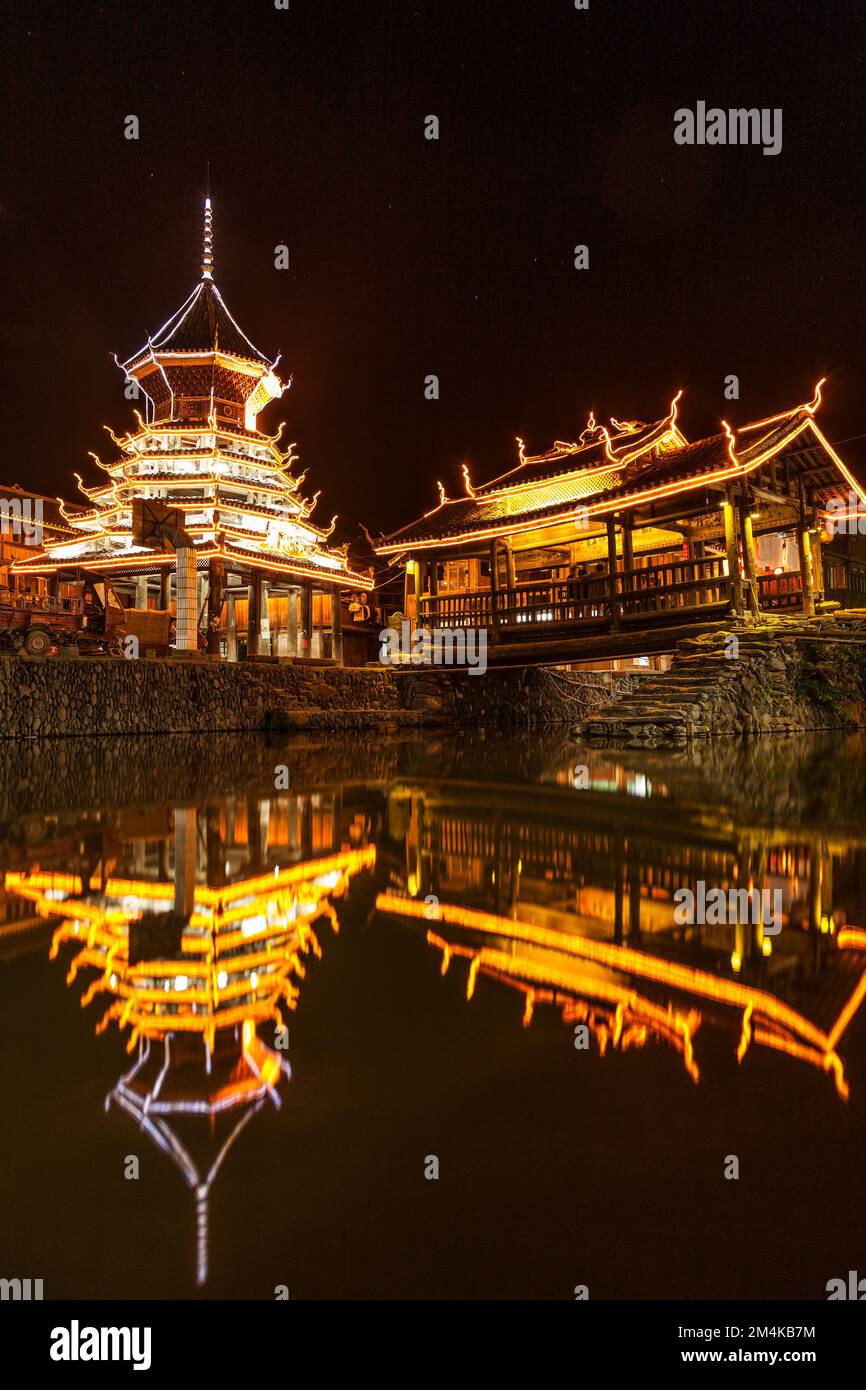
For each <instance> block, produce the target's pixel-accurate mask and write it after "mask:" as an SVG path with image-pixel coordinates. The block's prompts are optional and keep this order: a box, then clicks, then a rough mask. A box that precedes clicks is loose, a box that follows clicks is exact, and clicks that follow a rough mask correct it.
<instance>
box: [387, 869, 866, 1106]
mask: <svg viewBox="0 0 866 1390" xmlns="http://www.w3.org/2000/svg"><path fill="white" fill-rule="evenodd" d="M376 909H377V911H379V912H383V913H391V914H393V915H394V916H397V917H410V918H412V917H414V918H421V917H423V911H422V908H421V906H420V905H419V904H418V903H417V902H413V901H412V900H411V899H410V898H404V897H399V896H398V895H396V894H394V893H379V895H378V896H377V898H376ZM438 920H439V921H442V922H446V923H448V924H449V925H451V926H454V927H459V928H461V929H463V930H466V931H470V932H478V933H480V934H484V935H492V936H494V937H502V938H504V939H505V940H506V941H508V942H510V943H511V951H510V952H509V954H508V955H506V954H505V953H503V952H502V951H501V950H498V951H497V950H493V951H490V950H488V948H487V947H481V948H477V947H472V948H469V949H468V950H466V952H465V954H467V955H471V956H472V958H473V965H474V966H475V967H476V970H477V968H478V966H479V965H480V962H481V957H482V955H483V956H485V957H487V958H488V959H490V957H491V956H494V955H495V956H496V957H497V970H498V972H499V973H503V972H508V973H510V972H513V973H519V974H520V975H522V976H523V977H524V978H526V976H527V975H528V974H530V973H532V972H533V971H534V972H535V973H536V974H537V973H538V967H537V966H536V964H535V962H534V959H531V958H530V959H525V958H523V957H521V956H518V955H517V954H516V950H515V948H519V947H520V946H524V947H529V948H530V949H531V950H533V951H534V948H539V947H540V948H541V949H542V950H544V949H551V950H553V951H555V952H556V953H557V955H558V956H560V957H561V958H562V959H563V961H565V962H567V966H563V967H559V968H558V969H557V970H556V971H555V972H552V971H551V970H550V969H548V968H547V967H546V966H545V967H544V971H545V976H546V977H547V979H548V980H549V981H551V982H553V983H555V984H557V985H558V987H559V988H560V989H562V988H564V987H568V985H567V982H568V978H569V974H573V973H574V971H575V970H576V969H577V970H580V971H581V972H582V971H584V968H585V967H584V965H583V962H586V963H587V964H590V963H591V964H592V965H593V966H594V967H595V969H594V970H593V971H592V977H593V986H592V992H593V993H594V994H596V995H599V994H600V993H601V994H604V993H606V994H608V995H610V992H611V986H610V985H609V984H607V983H606V982H602V981H601V980H600V979H599V978H598V972H597V967H599V966H601V967H604V968H606V969H610V970H614V971H619V972H624V973H625V974H627V975H629V976H633V977H635V978H636V979H643V980H652V981H654V982H655V983H656V984H661V985H666V986H668V987H669V988H671V989H673V990H682V991H685V992H686V993H688V994H693V995H697V996H699V997H701V998H704V999H713V1000H715V1001H717V1002H718V1003H721V1004H727V1005H730V1006H732V1007H733V1008H738V1009H743V1011H744V1018H743V1023H744V1029H743V1038H744V1040H745V1041H743V1042H741V1047H740V1050H739V1052H738V1058H739V1060H742V1057H743V1056H744V1055H745V1051H746V1048H747V1047H748V1041H749V1036H750V1035H753V1036H754V1039H755V1041H756V1042H760V1043H762V1044H763V1045H764V1046H766V1047H772V1048H775V1049H777V1050H778V1051H780V1052H787V1053H788V1054H789V1055H790V1056H792V1057H798V1058H800V1059H801V1060H805V1061H809V1062H811V1063H812V1064H814V1065H815V1066H817V1067H820V1068H821V1070H823V1071H825V1072H832V1073H833V1076H834V1079H835V1082H836V1089H837V1092H838V1094H839V1095H840V1097H841V1098H842V1099H843V1100H847V1099H848V1093H849V1091H848V1083H847V1082H846V1080H845V1074H844V1068H843V1066H842V1061H841V1058H840V1057H839V1056H838V1054H837V1053H836V1050H835V1049H836V1046H837V1044H838V1042H839V1039H840V1037H841V1036H842V1034H843V1033H844V1031H845V1029H846V1028H847V1026H848V1023H849V1022H850V1020H851V1019H852V1018H853V1016H854V1014H855V1013H856V1011H857V1009H858V1008H859V1007H860V1004H861V1003H862V1001H863V999H864V997H866V970H864V971H863V974H862V976H861V978H860V980H859V981H858V983H857V985H856V987H855V989H854V992H853V993H852V995H851V997H850V999H849V1000H848V1002H847V1004H846V1005H845V1007H844V1008H843V1009H842V1011H841V1013H840V1014H839V1017H838V1018H837V1020H836V1022H835V1023H834V1025H833V1027H832V1029H831V1030H830V1032H829V1033H826V1032H824V1031H822V1030H821V1029H820V1028H819V1027H818V1026H817V1025H816V1024H814V1023H812V1022H811V1021H810V1020H809V1019H808V1018H806V1016H805V1015H804V1014H802V1013H800V1012H799V1010H797V1009H794V1008H792V1007H791V1006H790V1005H788V1004H786V1003H785V1002H784V1001H783V1000H781V999H779V998H777V997H776V996H775V995H772V994H770V993H769V992H768V991H767V990H763V989H758V988H756V987H754V986H752V985H748V984H742V983H741V982H740V981H739V980H730V979H726V978H719V977H717V976H715V975H711V974H709V973H708V972H707V971H705V970H699V969H696V968H695V967H693V966H687V965H681V964H680V963H679V962H676V961H670V960H663V959H660V958H659V957H657V956H654V955H649V954H648V953H646V952H645V951H638V950H634V949H632V948H631V947H628V946H621V945H617V944H616V943H611V942H607V941H598V940H596V939H594V938H585V937H580V936H573V935H571V934H569V933H566V932H563V931H560V930H555V929H552V928H550V927H542V926H536V925H534V924H533V923H532V922H526V921H521V920H520V919H519V918H516V917H515V918H511V917H502V916H499V915H497V914H495V913H492V912H480V911H476V910H475V909H473V908H465V907H456V906H452V905H451V904H446V903H440V905H439V913H438ZM427 939H428V941H431V940H432V935H431V933H430V932H429V931H428V933H427ZM452 949H457V948H452ZM577 962H581V964H580V965H578V964H577ZM741 964H742V958H741V956H740V953H739V952H738V951H735V952H733V954H732V955H731V966H732V968H733V969H734V970H735V971H738V970H739V969H740V966H741ZM554 974H555V975H556V977H557V978H556V980H555V981H554V980H553V976H554ZM470 984H471V985H473V986H474V974H472V975H471V978H470ZM615 988H618V989H619V988H620V987H619V986H616V987H615ZM632 988H633V986H632ZM753 1012H754V1015H755V1018H756V1020H757V1022H756V1026H755V1027H754V1030H751V1028H747V1027H746V1024H747V1023H748V1022H749V1020H750V1019H751V1016H752V1013H753Z"/></svg>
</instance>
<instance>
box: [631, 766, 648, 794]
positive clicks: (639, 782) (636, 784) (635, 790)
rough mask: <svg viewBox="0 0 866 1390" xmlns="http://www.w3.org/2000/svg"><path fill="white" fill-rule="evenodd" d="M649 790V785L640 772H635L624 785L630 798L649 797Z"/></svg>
mask: <svg viewBox="0 0 866 1390" xmlns="http://www.w3.org/2000/svg"><path fill="white" fill-rule="evenodd" d="M651 790H652V787H651V784H650V782H649V781H648V780H647V778H646V777H645V776H644V774H643V773H642V772H636V773H635V775H634V777H631V778H629V780H628V782H627V783H626V791H627V792H628V793H629V794H630V795H631V796H649V794H650V791H651Z"/></svg>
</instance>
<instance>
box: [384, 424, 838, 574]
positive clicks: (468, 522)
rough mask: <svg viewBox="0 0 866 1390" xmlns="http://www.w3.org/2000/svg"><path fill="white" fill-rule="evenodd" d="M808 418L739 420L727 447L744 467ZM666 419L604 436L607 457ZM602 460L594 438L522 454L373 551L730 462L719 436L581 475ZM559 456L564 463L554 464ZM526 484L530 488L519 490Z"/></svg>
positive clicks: (524, 524)
mask: <svg viewBox="0 0 866 1390" xmlns="http://www.w3.org/2000/svg"><path fill="white" fill-rule="evenodd" d="M810 419H811V414H810V412H809V411H808V410H806V408H805V407H804V408H802V409H796V410H793V411H790V412H789V413H788V414H785V415H782V416H780V417H777V418H775V419H773V420H769V421H763V422H762V421H757V422H754V423H752V424H749V425H744V426H743V427H742V428H741V429H739V430H737V431H736V434H735V441H734V448H735V451H736V457H737V461H738V463H739V464H740V465H741V467H742V468H743V469H747V468H748V467H749V465H750V464H754V463H755V462H756V461H757V460H758V459H760V457H761V456H762V455H763V454H764V453H765V452H767V451H769V452H770V453H777V452H778V451H779V450H780V449H782V448H783V447H784V446H785V444H786V443H787V442H789V441H790V440H792V439H793V438H794V437H795V436H796V435H797V434H798V433H799V431H800V430H802V428H803V427H804V425H805V424H806V423H807V422H808V421H809V420H810ZM666 423H667V424H669V421H667V422H666V421H657V422H656V423H655V424H654V425H648V426H643V427H641V429H640V430H638V431H636V432H634V433H633V434H632V435H631V436H629V435H626V434H621V435H618V436H616V437H612V439H611V448H612V451H613V453H614V455H615V456H616V455H618V454H619V455H624V456H625V457H626V458H627V459H628V457H629V455H630V454H631V453H633V451H634V450H635V449H639V448H640V447H641V445H642V443H644V442H647V447H649V446H650V443H651V441H652V440H653V439H655V440H657V439H659V438H661V437H663V435H664V433H665V431H664V430H663V429H662V428H661V427H662V426H663V425H665V424H666ZM630 441H633V443H632V442H630ZM816 447H818V446H817V443H816ZM605 458H606V455H605V450H604V442H603V441H602V443H601V445H597V444H595V443H591V444H590V445H589V446H588V447H587V448H586V449H581V450H580V451H579V452H578V453H574V454H571V455H569V456H566V455H565V454H559V456H558V458H557V459H555V460H554V459H553V457H552V456H545V457H544V459H543V460H540V459H539V460H530V461H528V463H529V465H530V467H529V468H527V467H526V466H518V467H517V468H516V469H514V470H512V472H511V473H510V474H506V475H502V476H501V477H500V478H499V479H497V480H495V483H496V485H495V486H494V485H492V484H488V485H487V486H486V488H476V489H475V495H474V496H471V497H463V498H458V499H456V500H453V501H446V502H444V503H443V504H442V505H441V506H440V507H438V508H436V509H435V510H434V511H432V512H430V513H428V514H427V515H426V516H423V517H420V518H419V519H418V520H416V521H414V522H410V523H409V524H408V525H407V526H404V527H402V528H401V529H400V530H398V531H395V532H393V533H392V534H391V535H389V536H386V537H384V539H383V541H382V542H381V543H380V545H378V546H377V547H376V549H377V551H379V552H383V551H395V550H400V549H403V548H404V547H405V548H407V549H408V548H410V547H411V546H412V545H413V544H417V543H421V542H430V541H435V540H442V541H444V542H445V543H446V544H447V543H448V542H449V541H450V542H451V543H454V541H456V540H457V539H458V538H460V537H463V536H467V537H469V536H472V535H473V534H475V533H476V532H481V533H485V532H487V531H488V530H493V531H501V530H503V529H508V528H507V526H506V527H503V523H504V522H507V521H508V519H509V518H510V519H512V520H513V522H514V529H515V530H516V529H528V527H529V526H530V525H532V524H534V523H542V522H544V521H548V520H555V519H556V518H558V517H563V518H567V517H568V515H569V514H570V509H571V510H572V511H573V510H574V509H576V508H577V507H578V506H586V507H589V509H590V511H591V512H592V511H595V510H596V509H598V510H599V511H602V512H604V511H609V510H610V505H609V504H610V503H614V502H616V503H620V502H621V503H623V504H627V503H628V501H629V499H637V498H639V497H641V496H642V495H643V494H644V493H646V492H647V491H650V490H653V491H654V490H655V489H657V488H668V487H669V488H670V490H671V492H686V491H688V488H689V483H690V482H691V481H694V484H695V486H697V485H698V484H699V482H700V480H701V479H702V478H704V477H705V476H706V475H708V474H716V473H722V474H724V473H725V472H726V471H727V470H728V469H730V468H732V461H731V456H730V453H729V448H728V439H727V436H726V435H725V434H717V435H712V436H710V437H709V438H707V439H701V440H698V441H696V442H695V443H694V444H684V445H683V446H682V447H681V448H676V449H667V450H665V451H664V452H663V453H661V454H657V455H653V454H650V456H649V457H648V458H647V459H646V460H644V459H641V458H639V457H638V458H633V459H631V461H629V462H627V463H626V464H625V466H624V467H622V468H621V469H618V468H617V466H616V464H615V463H611V465H610V468H609V470H608V471H606V472H598V473H594V474H593V475H591V476H590V477H584V476H582V474H585V473H586V472H587V470H588V469H590V468H593V467H598V465H599V464H600V463H603V462H604V461H605ZM578 459H579V460H581V464H580V465H578V464H577V462H576V461H577V460H578ZM583 460H585V463H584V462H583ZM566 462H567V463H568V464H569V467H568V469H566V468H564V467H563V466H562V464H563V463H566ZM536 463H538V464H543V465H544V466H549V465H551V464H552V465H553V466H554V467H555V468H558V470H559V476H560V477H561V483H560V484H559V486H558V487H557V488H555V489H551V488H550V487H549V486H548V485H549V484H550V482H551V477H552V475H551V474H550V473H543V472H542V471H541V468H539V469H538V470H536V469H535V465H536ZM576 470H577V471H576ZM553 476H556V475H555V474H554V475H553ZM526 482H531V483H532V484H534V486H531V487H530V488H528V489H527V490H526V491H523V487H524V484H525V483H526ZM551 491H553V492H554V495H553V496H550V495H549V494H550V492H551Z"/></svg>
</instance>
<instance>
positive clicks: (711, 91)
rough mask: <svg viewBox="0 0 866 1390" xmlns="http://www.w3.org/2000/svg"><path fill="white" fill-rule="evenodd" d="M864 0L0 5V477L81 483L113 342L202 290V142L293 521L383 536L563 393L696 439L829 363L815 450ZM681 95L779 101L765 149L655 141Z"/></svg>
mask: <svg viewBox="0 0 866 1390" xmlns="http://www.w3.org/2000/svg"><path fill="white" fill-rule="evenodd" d="M864 14H866V11H864V7H863V6H862V5H854V4H847V5H839V4H834V5H826V4H824V5H822V4H820V3H817V0H810V3H803V0H774V2H773V3H768V2H767V0H764V2H763V3H762V2H761V0H729V2H728V3H725V4H707V3H699V2H698V0H659V2H658V3H651V2H650V0H647V3H640V0H590V8H589V10H588V11H586V12H582V11H577V10H575V8H574V2H573V0H526V3H524V4H517V3H505V0H462V3H456V0H455V2H454V3H436V2H435V0H429V2H428V3H410V0H399V2H398V0H291V4H290V8H289V10H288V11H282V10H277V9H275V7H274V4H273V0H236V3H234V4H224V3H218V0H213V3H207V4H205V3H202V0H184V3H180V2H179V0H173V3H171V4H165V3H160V0H149V3H139V4H127V3H123V2H122V0H114V2H113V3H110V4H105V5H104V6H100V5H96V4H91V5H88V4H86V3H85V4H77V3H76V4H69V5H61V4H52V5H46V4H44V3H39V4H30V3H19V4H16V5H15V6H14V8H13V7H8V11H7V16H6V18H5V20H4V30H5V32H4V35H3V38H4V42H3V52H4V58H3V84H2V85H3V88H4V89H5V90H4V91H3V93H2V96H0V102H2V105H3V107H4V109H3V112H2V119H3V132H4V137H5V138H4V140H3V151H2V185H0V204H2V209H0V246H2V258H3V268H4V273H3V300H2V308H0V356H2V368H3V381H4V386H5V390H6V393H7V399H8V408H7V410H6V414H5V429H4V445H5V448H4V455H5V457H4V462H3V467H2V476H0V482H4V483H7V484H8V483H13V482H19V483H20V484H22V486H24V487H25V488H31V489H34V490H36V491H45V492H48V493H50V494H54V493H56V492H60V493H62V494H64V495H65V496H66V497H67V498H69V499H75V498H76V496H77V492H76V488H75V483H74V479H73V477H72V473H73V470H74V469H78V470H79V471H82V472H84V474H85V478H86V480H87V481H88V482H90V483H94V482H96V481H97V478H98V477H99V475H98V473H97V471H96V470H95V468H94V466H93V464H92V463H91V461H90V460H89V459H88V458H87V450H88V449H95V450H96V451H97V452H99V453H100V454H101V455H102V457H103V458H105V459H108V458H110V457H111V456H112V446H111V443H110V440H109V439H108V436H107V435H106V434H105V433H104V432H103V430H102V428H101V426H102V424H103V423H110V424H111V425H112V426H113V427H114V428H115V429H118V430H120V429H123V430H125V429H126V428H127V427H129V426H130V425H131V424H132V423H133V417H132V415H131V410H130V407H129V405H128V403H127V402H126V401H125V400H124V398H123V391H122V387H123V380H122V377H121V375H120V373H119V372H118V371H117V369H116V367H115V366H114V363H113V360H112V356H111V354H112V352H117V353H118V355H119V356H120V357H121V358H123V357H125V356H127V355H128V354H130V353H131V352H132V351H133V350H134V349H136V348H138V347H139V346H140V345H141V343H142V342H143V341H144V339H145V337H146V334H147V333H148V332H155V331H156V329H157V328H158V327H159V326H160V325H161V324H162V323H163V321H164V320H165V319H166V318H167V317H168V316H169V314H170V313H172V312H173V311H174V310H175V309H176V308H177V307H178V306H179V305H180V303H181V302H182V300H183V299H184V298H185V297H186V296H187V294H188V293H189V292H190V290H191V289H192V288H193V286H194V284H195V283H196V281H197V279H198V275H199V263H200V241H201V200H202V198H203V196H204V192H205V170H206V165H207V162H208V161H210V169H211V193H212V196H213V201H214V215H215V231H216V238H215V240H216V276H215V278H216V282H217V284H218V285H219V287H220V289H221V290H222V292H223V294H224V296H225V298H226V302H227V303H228V305H229V308H230V309H231V311H232V313H233V314H234V316H235V317H236V318H237V319H238V321H239V323H240V324H241V326H242V327H243V328H244V330H245V331H246V332H247V334H248V335H249V336H250V337H251V338H252V340H253V341H254V342H255V343H256V344H257V345H258V346H259V347H261V348H262V349H263V350H264V351H265V352H268V353H269V354H273V353H276V352H277V350H280V351H281V352H282V362H281V366H280V370H281V371H284V372H292V373H293V374H294V385H293V387H292V389H291V391H290V392H288V393H287V394H286V396H284V398H283V400H282V401H281V402H279V403H276V404H274V405H272V406H271V407H269V410H268V411H267V412H265V413H264V415H263V416H262V417H261V420H260V423H262V424H264V425H266V426H267V428H269V429H275V428H276V424H277V422H278V420H279V419H280V418H281V417H283V416H284V417H285V418H286V420H287V421H288V429H287V434H286V436H285V437H286V439H291V440H297V441H298V442H299V446H300V456H301V462H302V465H303V466H306V467H308V468H309V469H310V473H309V478H308V484H307V489H308V491H312V490H315V489H316V488H319V487H322V488H323V489H324V493H323V498H322V503H321V506H320V509H319V511H318V512H317V518H319V519H323V520H325V521H327V519H328V517H330V515H331V514H332V512H334V511H339V513H340V517H341V521H340V525H341V527H349V526H351V525H352V524H354V523H356V522H358V521H363V522H365V523H366V524H367V526H368V527H370V529H371V530H374V531H378V530H386V531H387V530H390V529H393V528H395V527H397V526H399V525H401V524H403V523H404V522H406V521H408V520H410V519H411V518H412V517H413V516H415V515H417V514H418V513H419V512H420V511H422V510H427V509H428V508H429V507H431V506H433V505H434V503H435V501H436V487H435V480H436V479H437V478H441V479H442V480H443V482H445V484H446V487H447V490H448V492H449V495H454V494H456V493H459V492H460V491H461V488H462V484H461V482H460V463H461V462H462V461H464V460H465V461H466V462H468V464H469V467H470V471H471V475H472V478H473V480H474V481H480V480H483V479H485V478H487V477H490V476H493V475H495V474H497V473H499V472H502V471H503V470H504V469H505V468H507V467H509V466H511V464H512V463H513V462H514V461H515V445H514V436H515V434H520V435H522V436H523V437H524V438H525V440H526V444H527V449H528V450H529V451H531V452H538V451H542V450H544V449H545V448H547V447H548V446H549V444H550V443H551V442H552V441H553V440H554V439H556V438H560V439H561V438H567V439H571V438H574V437H575V436H576V434H577V433H579V431H580V430H581V428H582V427H583V425H584V423H585V420H586V415H587V412H588V410H589V408H590V407H593V408H594V409H595V411H596V413H597V414H600V415H601V416H602V417H604V418H607V417H608V416H609V415H610V414H613V415H617V416H620V417H626V418H642V419H646V420H652V419H656V418H658V416H659V415H661V414H663V413H665V411H666V410H667V407H668V402H669V400H670V398H671V396H672V395H673V393H674V391H675V390H676V389H677V387H679V386H684V387H685V390H686V394H685V397H684V400H683V403H682V407H681V422H682V424H683V427H684V429H685V432H686V434H687V435H689V436H690V437H695V438H696V437H700V435H701V434H704V433H710V432H714V430H715V429H717V428H718V420H719V417H720V416H721V415H727V416H728V417H729V418H730V419H731V420H732V421H733V422H734V423H738V422H744V421H745V420H747V419H749V418H755V417H757V416H760V415H763V414H767V413H769V412H771V411H774V410H776V409H779V408H782V407H784V406H786V405H792V404H794V403H796V402H797V401H800V400H804V399H808V398H809V397H810V396H811V393H812V386H813V383H814V381H815V380H816V378H817V377H819V376H821V375H823V374H827V375H828V377H829V379H830V380H829V386H828V394H827V408H826V410H824V411H823V412H822V415H821V417H820V418H821V420H822V423H823V424H824V426H825V428H826V430H827V432H828V434H829V437H830V439H831V440H845V439H847V438H848V437H849V436H856V435H861V434H864V433H866V399H864V394H863V390H862V384H863V379H864V367H866V331H864V323H863V307H864V295H863V261H864V247H866V240H864V227H863V203H864V187H866V156H864V138H866V132H864V125H866V121H864V103H863V91H864V79H866V60H864V53H866V19H864ZM699 100H703V101H706V102H707V104H708V105H709V106H721V107H737V106H746V107H749V106H758V107H781V108H782V110H783V148H782V152H781V153H780V154H779V155H778V156H776V157H770V156H765V155H763V154H762V151H761V149H760V148H759V147H753V146H745V147H742V146H734V147H703V148H699V147H691V148H688V147H680V146H678V145H676V144H675V143H674V139H673V130H674V111H675V110H676V109H677V108H679V107H682V106H691V107H694V106H695V104H696V102H698V101H699ZM129 114H134V115H137V116H138V117H139V120H140V139H139V140H138V141H130V140H127V139H125V138H124V120H125V117H126V116H127V115H129ZM431 114H432V115H436V116H438V118H439V121H440V138H439V140H438V141H430V140H426V139H425V138H424V124H425V117H426V116H428V115H431ZM280 243H285V244H287V245H288V247H289V250H290V256H291V268H290V269H289V270H288V271H278V270H276V269H275V268H274V247H275V246H276V245H277V244H280ZM579 243H585V244H587V245H588V246H589V253H590V266H589V269H588V270H586V271H578V270H576V269H575V268H574V247H575V246H576V245H577V244H579ZM430 373H435V374H437V375H438V377H439V379H440V392H441V396H440V399H439V400H438V401H428V400H425V398H424V378H425V377H426V376H427V375H428V374H430ZM729 373H736V374H737V375H738V376H739V379H740V387H741V396H740V400H739V401H738V402H727V401H725V400H724V398H723V380H724V377H725V376H726V375H727V374H729ZM863 445H864V440H862V439H861V440H858V441H857V442H856V443H854V444H852V445H851V446H850V448H846V447H844V446H843V448H842V450H841V452H842V454H843V457H850V458H852V460H855V459H857V457H858V455H862V451H863ZM310 484H312V487H310Z"/></svg>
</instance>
